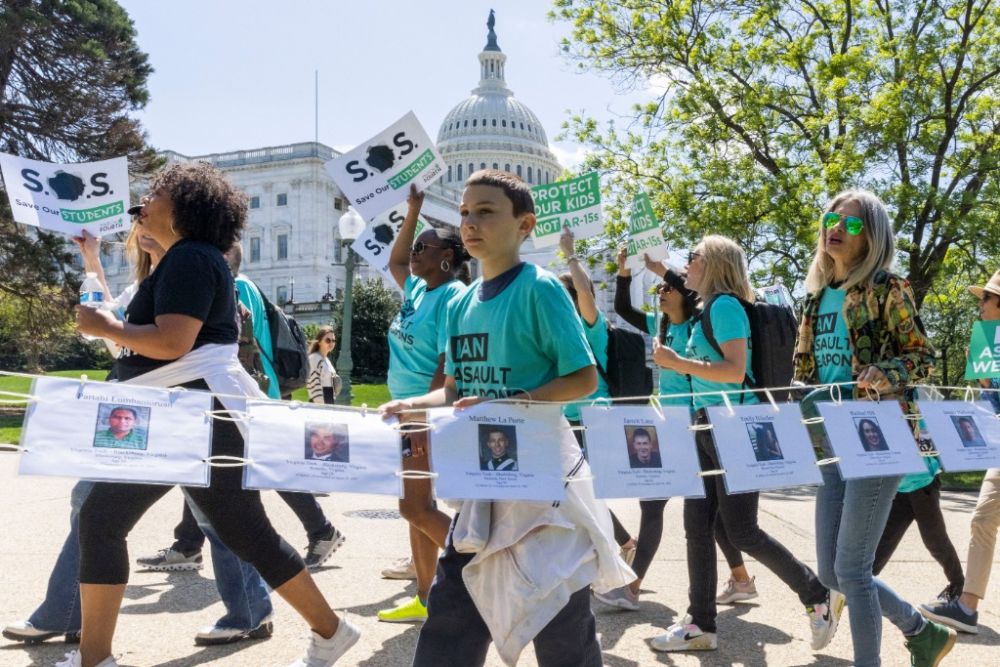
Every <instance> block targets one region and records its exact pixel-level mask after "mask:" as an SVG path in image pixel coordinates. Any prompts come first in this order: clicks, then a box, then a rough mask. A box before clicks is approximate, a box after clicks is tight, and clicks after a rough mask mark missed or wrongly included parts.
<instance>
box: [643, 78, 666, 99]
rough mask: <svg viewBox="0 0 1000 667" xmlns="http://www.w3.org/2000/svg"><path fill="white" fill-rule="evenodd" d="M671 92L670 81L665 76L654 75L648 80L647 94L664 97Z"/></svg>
mask: <svg viewBox="0 0 1000 667" xmlns="http://www.w3.org/2000/svg"><path fill="white" fill-rule="evenodd" d="M668 90H670V79H669V78H668V77H667V76H666V75H665V74H654V75H653V76H651V77H649V78H648V79H646V92H647V93H648V94H649V95H652V96H653V97H662V96H663V95H664V94H665V93H666V92H667V91H668Z"/></svg>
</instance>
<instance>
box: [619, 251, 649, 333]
mask: <svg viewBox="0 0 1000 667" xmlns="http://www.w3.org/2000/svg"><path fill="white" fill-rule="evenodd" d="M627 252H628V249H627V248H626V247H625V246H622V247H621V248H619V249H618V277H617V278H616V279H615V312H616V313H618V317H620V318H622V319H623V320H625V321H626V322H628V323H629V324H631V325H632V326H634V327H635V328H636V329H638V330H639V331H643V332H645V331H647V328H646V313H644V312H643V311H641V310H639V309H637V308H633V307H632V294H631V293H632V272H631V271H629V270H628V268H626V266H625V258H626V255H627Z"/></svg>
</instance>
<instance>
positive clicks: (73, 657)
mask: <svg viewBox="0 0 1000 667" xmlns="http://www.w3.org/2000/svg"><path fill="white" fill-rule="evenodd" d="M55 667H83V658H81V657H80V652H79V651H72V652H70V653H67V654H66V659H65V660H61V661H59V662H57V663H56V664H55ZM97 667H118V663H117V662H115V658H114V656H110V655H109V656H108V657H106V658H105V659H104V660H101V661H100V662H99V663H97Z"/></svg>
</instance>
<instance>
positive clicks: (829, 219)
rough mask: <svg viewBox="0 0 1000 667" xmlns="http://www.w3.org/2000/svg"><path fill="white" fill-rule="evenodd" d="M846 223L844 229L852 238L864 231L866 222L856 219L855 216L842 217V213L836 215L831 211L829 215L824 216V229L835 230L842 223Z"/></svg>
mask: <svg viewBox="0 0 1000 667" xmlns="http://www.w3.org/2000/svg"><path fill="white" fill-rule="evenodd" d="M841 220H843V221H844V229H846V230H847V233H848V234H850V235H851V236H857V235H858V234H860V233H861V230H862V229H864V226H865V221H864V220H862V219H861V218H855V217H854V216H853V215H841V214H840V213H834V212H833V211H830V212H829V213H825V214H823V227H825V228H826V229H833V228H834V227H836V226H837V225H838V224H839V223H840V221H841Z"/></svg>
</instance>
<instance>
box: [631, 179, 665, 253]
mask: <svg viewBox="0 0 1000 667" xmlns="http://www.w3.org/2000/svg"><path fill="white" fill-rule="evenodd" d="M643 255H648V256H649V258H650V259H652V260H663V259H666V258H667V255H668V252H667V244H666V242H665V241H664V240H663V232H662V231H661V230H660V223H659V222H658V221H657V220H656V213H654V212H653V202H652V201H650V199H649V195H647V194H646V193H645V192H640V193H639V194H638V195H636V197H635V201H633V202H632V215H631V217H630V218H629V223H628V256H627V258H626V260H625V265H626V266H627V267H628V268H629V269H631V270H632V271H638V270H639V269H642V268H643V267H645V266H646V264H645V262H643V259H642V256H643Z"/></svg>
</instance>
